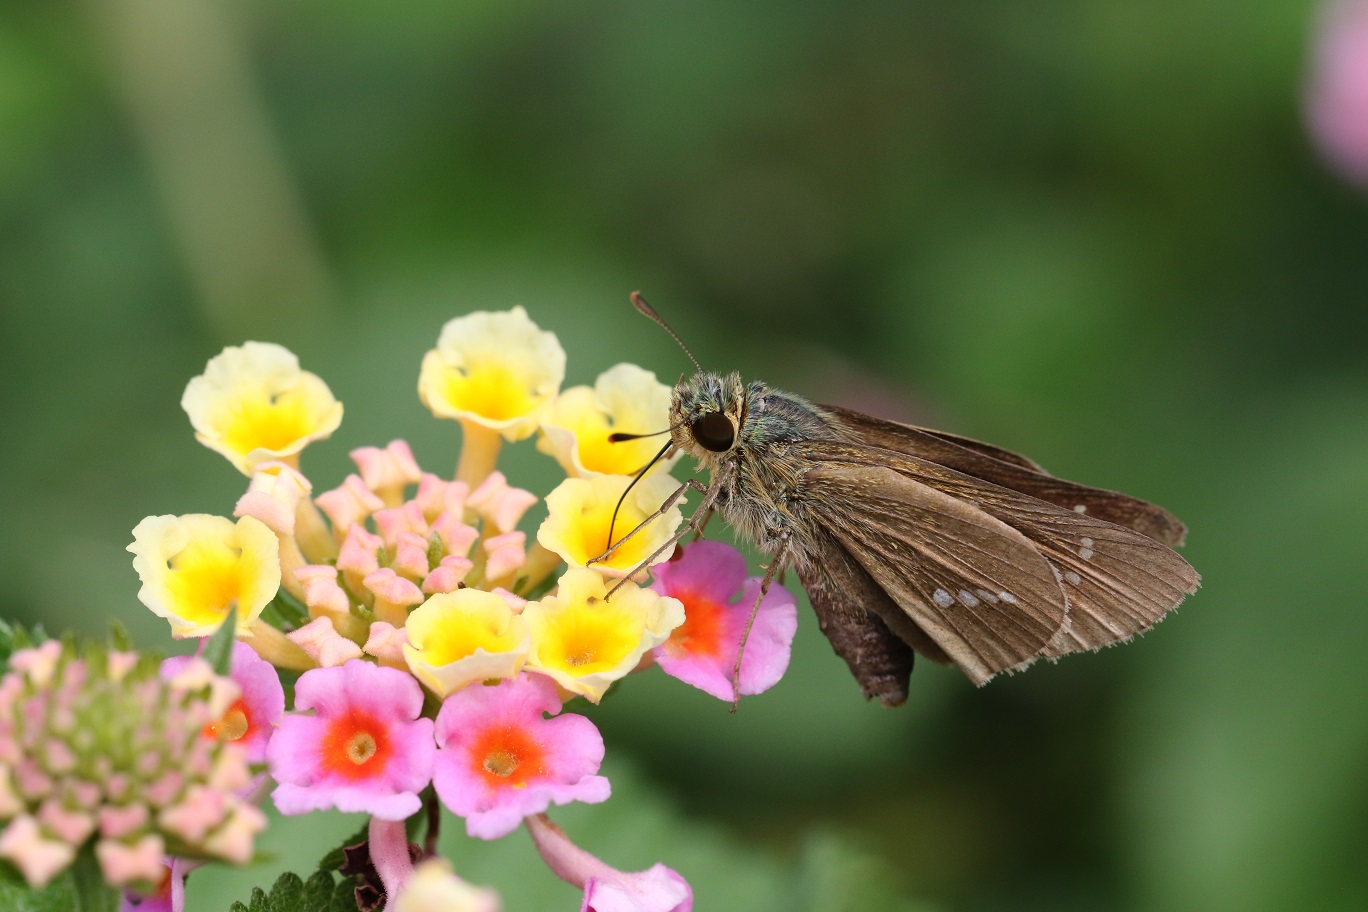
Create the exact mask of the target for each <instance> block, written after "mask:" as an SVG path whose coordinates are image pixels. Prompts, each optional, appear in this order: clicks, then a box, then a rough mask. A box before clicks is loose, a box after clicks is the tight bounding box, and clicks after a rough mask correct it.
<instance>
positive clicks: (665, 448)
mask: <svg viewBox="0 0 1368 912" xmlns="http://www.w3.org/2000/svg"><path fill="white" fill-rule="evenodd" d="M641 436H643V437H647V436H649V437H654V436H655V435H654V434H643V435H641ZM672 446H674V441H673V440H671V441H670V442H669V443H667V444H665V445H664V446H663V447H661V448H660V452H659V453H656V454H655V455H654V456H652V457H651V461H650V462H648V463H646V464H645V465H644V466H642V467H641V469H640V471H638V472H637V473H636V475H634V476H632V480H631V481H629V482H628V483H627V487H625V488H623V489H622V496H621V497H619V498H618V502H617V506H615V507H613V518H612V519H610V520H608V547H607V549H606V551H605V553H606V552H607V551H611V550H613V529H614V528H616V527H617V518H618V511H619V510H621V509H622V502H623V501H624V500H626V499H627V492H628V491H630V490H632V488H635V487H636V483H637V482H638V481H641V479H642V478H644V477H645V476H646V473H647V472H649V471H651V466H653V465H655V464H656V463H657V462H659V461H660V457H662V456H664V455H665V454H666V453H668V452H669V451H670V447H672Z"/></svg>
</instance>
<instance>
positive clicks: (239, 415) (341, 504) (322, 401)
mask: <svg viewBox="0 0 1368 912" xmlns="http://www.w3.org/2000/svg"><path fill="white" fill-rule="evenodd" d="M564 371H565V354H564V352H563V351H562V350H561V347H560V344H559V342H558V341H557V340H556V337H555V336H554V335H553V334H551V333H548V332H545V331H543V330H541V329H540V328H538V327H537V326H536V325H535V324H534V323H533V322H532V321H531V320H530V319H529V318H528V316H527V314H526V313H525V312H524V311H523V310H522V309H521V308H515V309H513V310H512V311H508V312H502V313H489V312H481V313H473V314H470V315H468V316H465V317H460V318H457V319H454V320H451V321H450V322H448V323H447V324H446V326H445V327H443V329H442V331H441V334H440V336H439V339H438V342H437V346H436V348H434V349H433V350H432V351H430V352H428V354H427V356H426V357H425V358H424V359H423V362H422V366H421V370H420V372H419V381H418V394H419V398H420V399H421V401H422V402H423V403H424V404H425V405H426V406H427V407H428V408H429V409H430V410H431V411H432V413H433V415H434V416H436V417H437V418H441V419H451V420H454V421H456V422H458V423H459V424H460V426H461V429H462V446H461V449H460V455H459V458H458V459H457V460H456V468H455V471H454V473H453V474H452V475H451V476H449V477H443V476H442V475H440V474H437V473H433V472H429V471H424V470H423V469H422V468H421V467H420V465H419V463H418V461H417V459H416V458H415V457H414V454H413V452H412V451H411V450H410V448H409V446H408V445H407V444H406V443H405V442H404V441H402V440H394V441H391V442H390V443H389V444H387V445H386V446H384V447H363V448H360V449H357V450H355V451H353V452H352V454H351V456H352V459H353V462H354V463H355V465H356V472H355V473H354V474H351V475H349V476H347V477H346V478H345V479H344V480H343V481H342V482H341V484H339V485H337V486H336V487H333V488H332V489H330V490H326V491H322V492H320V493H318V494H315V493H314V485H313V483H312V481H311V480H310V479H309V478H308V476H307V475H305V474H304V473H303V472H302V471H301V469H300V463H299V457H300V454H301V452H302V451H303V449H304V448H305V446H306V445H307V444H309V443H310V442H312V441H315V440H320V439H323V438H326V437H327V436H328V435H329V434H331V433H332V432H333V431H334V430H335V429H336V428H337V426H338V422H339V421H340V419H341V414H342V407H341V405H340V404H338V403H337V402H336V401H335V400H334V399H333V397H332V394H331V393H330V392H329V390H328V387H327V386H326V384H324V383H323V381H322V380H320V379H319V378H318V377H316V376H314V375H313V374H309V373H307V372H304V371H302V370H301V369H300V367H299V365H298V362H297V360H296V359H295V358H294V356H293V355H291V354H290V353H289V352H287V351H285V350H284V349H281V348H279V347H278V346H274V345H266V344H262V343H247V344H246V345H244V346H242V347H241V348H229V349H226V350H225V351H224V352H223V353H222V354H221V355H219V356H218V357H216V358H214V359H213V360H211V361H210V362H209V366H208V368H207V369H206V371H205V373H204V375H203V376H201V377H197V378H195V379H194V380H192V381H191V383H190V385H189V387H187V389H186V392H185V396H184V398H183V400H182V403H183V405H184V407H185V409H186V411H187V412H188V413H189V415H190V419H191V423H192V425H193V426H194V428H195V431H196V436H197V437H198V439H199V440H200V441H201V442H203V443H204V444H206V445H207V446H209V447H211V448H212V449H214V450H216V451H218V452H220V453H222V454H223V455H224V456H226V457H227V458H228V459H229V460H230V461H231V462H232V463H233V464H234V466H236V467H237V468H238V469H239V470H240V471H242V472H244V473H245V474H246V475H248V476H249V478H250V482H249V484H248V487H247V490H246V491H245V493H244V494H243V495H242V497H241V498H240V499H239V501H238V502H237V505H236V508H235V510H234V518H232V519H229V518H226V517H214V516H202V515H188V516H158V517H149V518H148V519H146V520H144V521H143V522H142V523H140V524H139V525H138V528H137V529H135V530H134V541H133V543H132V545H130V547H129V550H130V551H132V552H133V554H134V555H135V557H134V567H135V569H136V570H137V572H138V575H139V577H140V578H141V580H142V591H141V592H140V593H139V595H140V598H141V599H142V601H143V602H144V603H145V604H146V605H147V606H148V607H149V608H150V609H151V610H153V611H154V612H156V613H157V614H158V615H160V616H162V617H164V618H166V619H167V620H168V622H169V623H170V625H171V633H172V635H173V636H175V637H202V636H205V635H206V634H208V633H210V632H212V631H213V630H215V629H216V628H217V627H218V626H220V625H221V624H222V623H223V622H224V620H225V619H226V618H227V617H228V616H229V615H230V613H232V612H236V617H237V619H238V620H237V629H236V634H237V636H238V637H239V642H238V643H237V644H236V650H237V651H235V653H234V664H233V670H232V673H233V676H234V678H235V679H237V680H239V682H240V684H241V690H242V694H243V698H242V699H240V700H238V701H237V703H235V704H234V705H233V706H232V707H230V708H228V709H227V710H226V711H225V712H223V713H220V715H219V717H218V722H217V723H216V724H217V725H218V729H216V730H217V731H219V733H220V736H219V739H218V741H216V742H215V743H222V741H223V735H224V734H225V733H226V734H227V735H229V736H232V737H235V738H237V739H239V740H240V741H241V742H242V745H243V746H244V747H246V748H247V749H249V750H250V751H251V755H252V757H253V759H256V760H262V759H264V760H265V762H266V764H267V768H268V771H269V776H270V779H271V781H272V782H273V783H274V788H273V791H272V793H271V796H272V800H273V801H274V803H275V805H276V807H277V809H279V810H280V811H281V812H282V813H285V814H302V813H306V812H309V811H313V810H319V809H325V808H335V809H339V810H343V811H353V812H364V813H367V814H369V815H370V816H371V827H370V839H369V847H370V857H371V859H372V861H373V862H374V865H375V870H376V871H377V872H378V873H379V876H380V878H381V880H382V881H383V888H384V892H385V894H386V895H387V897H388V898H389V900H391V901H393V904H394V907H395V908H397V909H407V908H426V907H427V906H425V905H423V903H425V902H428V900H426V899H423V898H422V897H429V896H431V897H449V898H450V903H451V907H452V908H457V909H462V908H464V909H489V908H495V907H496V906H497V899H496V897H495V895H494V894H492V893H490V892H489V891H486V890H479V889H476V888H473V887H470V886H469V885H467V884H464V882H462V881H460V880H459V878H457V877H456V875H455V874H454V873H452V871H451V869H450V867H449V866H447V865H446V864H445V863H444V862H440V861H438V860H431V861H428V862H424V863H423V864H421V865H419V866H418V868H417V873H415V868H414V864H413V859H412V858H410V853H409V850H408V847H407V843H406V841H405V839H404V837H403V821H404V820H405V819H406V818H408V817H410V816H412V815H414V814H416V813H418V812H419V811H420V810H421V809H422V807H423V800H424V799H423V795H424V793H425V790H426V789H427V787H428V785H429V784H431V785H432V786H433V790H434V791H435V794H436V796H437V799H439V800H440V802H441V804H442V805H444V806H445V807H446V808H447V810H449V811H450V812H451V813H453V814H455V815H457V816H458V817H461V818H463V819H464V820H465V824H466V829H467V831H468V832H469V833H470V834H471V835H473V836H476V837H479V838H484V839H497V838H500V837H503V836H505V835H507V834H509V833H510V832H512V831H513V830H514V829H516V828H517V827H518V826H519V825H521V824H524V823H526V825H527V826H528V828H529V829H530V830H532V832H533V835H534V841H535V842H536V844H537V846H538V848H539V850H540V851H541V853H542V855H543V857H544V858H545V859H546V861H547V863H548V864H549V865H550V866H551V868H552V870H554V871H556V872H557V873H558V874H559V875H560V876H562V877H563V878H564V879H566V880H568V881H569V882H571V883H573V884H574V885H575V886H577V887H579V888H581V889H584V890H585V891H586V900H585V901H586V903H587V902H589V901H590V899H591V898H592V897H595V896H597V897H599V898H598V899H597V900H594V901H595V902H599V903H616V905H600V906H599V907H601V908H615V909H616V908H622V909H643V910H654V909H659V910H687V909H688V908H690V907H691V904H692V899H691V893H690V891H689V888H688V885H687V883H686V882H685V881H684V880H683V878H682V877H680V876H679V875H678V874H676V873H675V872H673V871H671V870H669V869H668V868H665V867H664V866H663V865H657V866H656V867H655V868H653V869H651V870H650V871H648V872H643V873H642V874H640V875H632V874H625V873H623V872H619V871H616V870H614V869H613V868H611V867H609V866H608V865H606V864H605V863H603V862H601V861H599V860H598V859H594V858H593V857H592V856H589V855H587V853H584V852H583V850H580V849H578V848H577V847H575V846H574V845H573V843H571V842H570V841H569V839H568V838H567V837H566V836H565V834H564V833H562V832H561V831H560V830H559V829H558V828H556V827H555V826H554V824H551V823H550V822H549V821H548V820H546V818H545V816H544V812H546V811H547V810H548V809H549V808H550V807H551V806H553V805H561V804H565V803H567V802H572V801H583V802H591V803H593V802H602V801H605V800H606V799H607V798H608V797H609V792H610V788H609V783H608V780H607V779H605V778H604V777H603V776H601V775H599V767H600V764H601V762H602V760H603V756H604V750H605V747H604V742H603V738H602V736H601V735H600V734H599V731H598V729H597V728H596V727H595V725H594V723H593V722H592V721H591V720H590V719H589V718H588V717H587V716H585V715H582V714H579V713H573V712H564V711H563V710H564V707H565V704H566V703H567V702H568V701H570V700H574V699H575V698H578V697H583V698H584V699H585V701H587V703H588V704H591V705H592V704H596V703H598V702H599V701H600V700H601V699H602V698H603V696H604V694H605V693H606V692H607V690H608V689H609V688H610V687H612V686H613V685H614V684H615V683H616V682H618V681H621V680H622V679H623V678H625V677H626V676H628V675H629V674H632V673H634V672H637V671H641V670H645V669H648V668H650V667H652V666H654V665H658V666H659V667H660V668H661V669H662V670H663V671H664V672H665V673H667V674H669V675H672V676H674V677H676V678H678V679H679V680H681V681H684V682H686V683H688V684H691V685H693V686H695V687H698V688H699V689H701V690H703V691H705V692H707V693H709V694H712V695H714V696H716V697H718V698H720V699H722V700H726V701H728V702H731V701H734V700H735V699H737V698H738V696H739V695H741V694H756V693H760V692H762V691H763V690H765V689H767V688H769V687H770V686H772V685H773V684H774V683H776V682H777V681H778V680H779V678H780V677H781V676H782V674H783V672H784V670H785V668H786V667H787V664H788V656H789V645H790V643H791V641H792V638H793V635H794V630H795V627H796V613H795V609H794V601H793V598H792V596H791V595H789V594H788V593H787V592H786V591H784V590H783V587H781V586H776V587H774V588H773V590H772V591H770V592H769V593H768V595H767V596H766V597H765V598H764V599H763V600H762V599H760V598H759V595H760V593H759V579H758V578H755V577H749V578H748V577H747V575H746V566H745V562H744V560H743V559H742V558H741V556H740V555H739V554H738V553H737V552H736V551H735V550H733V549H731V548H729V547H727V546H725V545H720V544H715V543H709V542H699V543H696V544H694V545H690V546H687V547H684V548H682V549H676V548H675V547H673V545H674V543H675V542H676V541H677V537H678V536H677V532H678V530H679V527H680V524H681V522H682V516H681V513H680V509H679V504H678V503H672V504H671V506H670V507H669V508H668V509H665V510H662V509H661V507H662V504H664V503H665V502H666V500H667V499H669V498H671V497H672V496H673V495H675V494H676V491H677V488H678V487H679V485H678V483H677V482H676V481H675V480H674V479H672V478H671V477H670V475H669V471H670V469H671V467H672V464H673V461H674V460H673V458H670V457H671V456H672V455H673V454H667V458H663V459H660V460H657V461H655V462H652V457H653V456H655V455H656V444H652V443H651V442H650V441H649V440H645V441H644V442H643V441H642V440H632V441H628V442H625V443H614V442H612V441H610V436H611V435H613V434H615V433H627V434H641V435H649V434H653V433H654V432H658V431H660V430H662V429H663V428H665V427H666V426H667V421H668V417H667V416H668V408H669V402H670V390H669V388H668V387H666V386H665V385H664V384H661V383H659V382H658V381H657V380H656V378H655V376H654V375H652V374H651V373H649V372H648V371H645V370H642V369H641V368H638V367H635V366H632V365H627V364H620V365H617V366H616V367H614V368H612V369H611V370H609V371H607V372H605V373H604V374H603V375H602V376H600V377H599V379H598V381H597V383H596V384H595V385H594V386H593V387H588V386H584V387H576V388H573V389H567V390H563V391H562V390H561V389H560V386H561V382H562V380H563V378H564ZM533 436H536V437H537V446H538V448H539V449H541V450H542V451H543V452H545V453H547V454H548V455H551V456H553V457H554V458H555V459H556V460H557V462H558V463H559V464H560V465H561V466H562V467H563V468H564V470H565V472H566V474H567V478H566V479H565V481H564V482H562V483H561V484H560V485H559V486H557V487H556V488H555V489H554V490H552V491H551V492H549V493H548V494H547V495H546V497H545V498H544V499H543V498H538V497H537V496H536V495H535V494H532V493H530V492H528V491H525V490H522V489H520V488H518V487H515V486H513V485H511V484H510V483H509V480H508V479H507V478H506V477H505V476H504V475H503V474H502V473H501V472H499V471H497V469H496V466H497V463H498V456H499V453H500V449H501V447H502V446H503V444H504V443H505V442H516V441H519V440H525V439H527V438H529V437H533ZM648 467H649V468H648ZM641 473H645V475H644V477H641V478H639V479H636V480H635V481H634V476H635V475H638V474H641ZM539 503H541V504H543V505H544V508H545V511H546V517H545V519H544V520H542V521H541V523H540V525H539V526H538V527H537V529H536V532H535V535H534V536H533V537H532V539H531V541H530V542H529V539H528V531H527V530H525V529H524V528H522V526H523V520H524V517H525V516H526V515H527V514H528V513H529V511H531V510H532V509H533V508H535V507H537V506H538V504H539ZM638 527H640V528H639V529H638ZM634 529H635V530H637V531H636V533H635V534H634V535H632V536H631V538H630V539H628V540H627V541H625V542H624V543H623V544H622V545H621V546H620V547H611V548H610V538H611V540H612V541H613V542H616V541H618V540H621V539H622V538H623V536H624V535H625V534H626V533H627V532H629V531H632V530H634ZM605 552H606V553H605ZM672 557H674V558H675V560H674V561H673V562H670V559H671V558H672ZM562 567H564V569H561V568H562ZM648 572H649V573H650V574H651V581H650V584H649V585H644V583H646V581H647V573H648ZM268 608H270V609H271V610H269V611H268V610H267V609H268ZM753 610H754V619H753V624H751V626H750V635H749V640H748V641H747V645H746V648H745V651H744V653H742V651H741V646H742V640H743V637H744V636H745V631H746V629H747V627H748V623H750V619H751V615H752V612H753ZM248 657H249V658H248ZM258 657H259V658H258ZM240 660H241V661H240ZM182 661H183V660H182ZM253 662H255V663H259V664H260V665H262V666H267V663H269V665H273V666H275V667H276V668H279V669H286V670H291V671H295V672H300V675H299V677H298V680H297V682H296V684H295V689H294V701H293V706H292V707H291V711H289V712H283V703H282V704H279V705H277V704H275V703H269V704H268V703H267V702H261V701H257V702H253V700H251V699H248V696H249V695H250V694H253V693H256V694H258V695H259V696H260V695H262V694H265V693H266V692H267V691H269V687H264V686H263V687H254V686H252V685H251V684H250V681H251V680H252V678H251V670H250V669H251V668H253V667H255V666H253V665H252V663H253ZM267 667H269V666H267ZM738 668H739V676H738V674H737V673H736V672H737V669H738ZM270 675H271V679H272V681H275V682H276V683H275V686H276V687H277V688H278V687H279V683H278V681H276V679H275V674H274V669H271V672H270ZM734 680H738V681H739V684H740V687H739V693H738V692H737V690H736V689H735V688H734V687H733V681H734ZM429 813H430V814H431V813H433V809H432V808H429ZM615 891H616V892H615ZM456 897H465V899H457V898H456ZM622 897H626V899H623V898H622Z"/></svg>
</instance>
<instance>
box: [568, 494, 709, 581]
mask: <svg viewBox="0 0 1368 912" xmlns="http://www.w3.org/2000/svg"><path fill="white" fill-rule="evenodd" d="M687 487H694V488H695V489H697V490H701V491H702V492H703V495H704V496H703V503H701V504H699V507H698V509H697V510H695V511H694V514H693V516H690V517H689V521H688V522H686V523H685V524H684V525H683V526H682V527H681V528H680V530H679V531H678V532H676V533H675V534H674V535H671V536H670V538H669V540H668V541H666V542H665V544H663V545H661V546H660V547H659V548H656V549H655V550H654V551H652V552H651V553H650V555H648V556H647V558H646V559H645V560H644V561H642V562H641V563H639V564H637V565H636V566H635V567H634V568H632V571H631V572H630V573H628V574H627V575H626V576H624V577H623V578H622V579H620V580H618V581H617V582H616V583H615V584H613V588H611V589H609V590H608V591H607V592H606V593H605V594H604V596H603V597H604V598H612V597H613V593H614V592H617V591H618V589H620V588H622V584H623V583H625V582H627V581H628V580H629V579H631V578H632V577H634V576H636V575H637V574H638V573H640V572H641V571H642V570H645V569H646V568H647V567H649V566H651V563H652V562H653V561H654V560H655V559H656V558H657V557H659V556H660V555H662V554H664V553H665V551H666V550H667V549H669V548H673V547H674V546H675V545H677V544H679V540H680V539H681V538H683V537H684V536H686V535H688V534H689V533H690V532H692V531H696V530H697V529H698V528H699V526H701V525H702V521H703V519H706V517H707V516H708V514H709V513H711V512H712V507H713V504H714V503H716V502H717V498H718V496H719V495H720V494H721V493H722V486H721V485H719V484H717V483H716V482H714V483H713V484H712V485H711V486H710V487H704V486H703V483H702V482H701V481H698V480H697V479H694V478H690V479H689V480H688V481H686V482H684V484H682V485H680V486H679V490H678V491H675V492H674V494H673V495H671V498H670V499H667V500H666V501H665V504H664V505H662V506H661V508H660V509H659V510H657V511H656V512H655V513H653V514H652V515H651V516H648V517H646V518H645V519H644V520H642V521H641V524H640V525H638V526H637V527H636V529H633V530H632V531H631V532H629V533H627V536H626V537H624V538H623V539H622V540H621V541H619V542H618V543H617V545H614V546H613V547H614V548H616V547H617V546H618V545H621V544H622V542H624V541H626V540H627V538H630V537H631V536H633V535H635V534H636V533H637V531H638V530H639V529H641V528H642V526H645V525H646V524H647V523H648V522H650V521H651V520H653V519H655V518H656V517H658V516H663V515H664V513H665V510H666V508H667V507H668V506H669V504H670V502H671V500H673V499H677V498H678V497H679V495H680V494H681V493H682V492H683V491H684V489H685V488H687ZM611 552H612V549H609V550H608V551H605V552H604V553H603V554H600V555H599V556H598V557H596V558H594V560H591V561H588V562H587V563H589V564H592V563H594V561H600V560H603V558H605V557H607V556H608V554H610V553H611Z"/></svg>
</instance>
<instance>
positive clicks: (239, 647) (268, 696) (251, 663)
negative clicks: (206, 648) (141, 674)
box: [161, 642, 285, 763]
mask: <svg viewBox="0 0 1368 912" xmlns="http://www.w3.org/2000/svg"><path fill="white" fill-rule="evenodd" d="M193 658H194V656H172V657H171V658H169V659H166V660H165V661H164V662H162V664H161V677H162V680H164V681H169V680H171V679H172V678H174V677H175V676H176V675H177V674H178V673H179V672H180V671H181V670H182V669H183V668H185V666H186V665H187V664H189V662H190V661H191V659H193ZM228 674H229V676H230V677H231V678H232V679H233V681H234V682H235V683H236V684H237V686H238V687H239V688H240V689H241V691H242V695H241V696H240V697H238V699H237V701H236V702H235V703H234V704H233V705H232V706H230V707H229V708H228V711H227V712H225V713H224V714H223V718H222V719H220V720H219V721H218V722H217V723H216V724H215V725H213V726H211V729H212V731H210V734H213V735H216V736H217V737H219V738H222V739H223V740H225V741H236V742H238V743H239V744H241V745H243V746H244V747H246V748H247V758H248V760H249V761H250V762H252V763H264V762H265V761H266V745H267V744H268V743H270V740H271V735H272V734H273V733H274V732H275V727H276V726H277V725H279V724H280V720H281V717H283V716H284V715H285V689H284V688H283V687H281V685H280V674H279V673H278V672H277V671H276V669H275V666H274V665H272V664H271V663H270V662H267V661H266V660H265V659H263V658H262V657H261V656H259V655H257V654H256V652H255V651H254V650H253V649H252V647H250V646H248V645H247V644H246V643H242V642H237V643H234V644H233V657H232V660H231V664H230V665H229V670H228Z"/></svg>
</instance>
